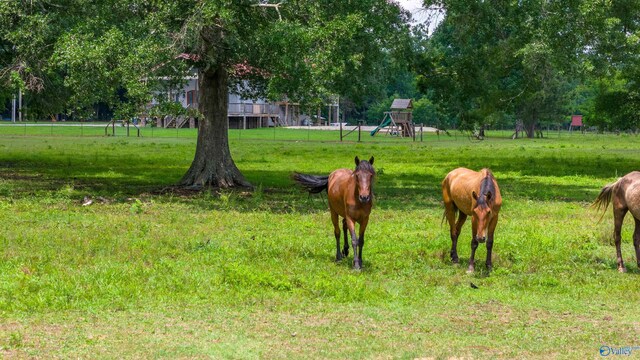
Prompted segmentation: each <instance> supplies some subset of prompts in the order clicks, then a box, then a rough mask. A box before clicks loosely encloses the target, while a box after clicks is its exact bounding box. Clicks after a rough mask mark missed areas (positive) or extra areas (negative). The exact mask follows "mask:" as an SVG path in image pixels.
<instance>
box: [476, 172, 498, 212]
mask: <svg viewBox="0 0 640 360" xmlns="http://www.w3.org/2000/svg"><path fill="white" fill-rule="evenodd" d="M483 170H484V172H485V176H484V179H482V182H481V183H480V193H479V194H478V205H487V200H486V199H487V198H486V196H483V195H486V194H487V192H491V195H492V196H491V197H492V198H495V195H496V187H495V186H494V179H495V178H494V177H493V173H492V172H491V170H489V169H483Z"/></svg>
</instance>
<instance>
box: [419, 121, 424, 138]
mask: <svg viewBox="0 0 640 360" xmlns="http://www.w3.org/2000/svg"><path fill="white" fill-rule="evenodd" d="M423 126H424V124H420V142H422V134H423V132H422V127H423Z"/></svg>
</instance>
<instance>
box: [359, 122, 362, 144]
mask: <svg viewBox="0 0 640 360" xmlns="http://www.w3.org/2000/svg"><path fill="white" fill-rule="evenodd" d="M361 133H362V120H360V121H358V142H360V139H361Z"/></svg>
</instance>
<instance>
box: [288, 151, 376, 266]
mask: <svg viewBox="0 0 640 360" xmlns="http://www.w3.org/2000/svg"><path fill="white" fill-rule="evenodd" d="M355 161H356V169H355V171H352V170H349V169H338V170H335V171H334V172H332V173H331V174H330V175H329V176H314V175H306V174H300V173H294V174H293V179H294V180H295V181H296V182H297V183H298V184H300V185H302V186H303V187H304V188H305V189H307V190H308V191H309V192H310V193H319V192H322V191H323V190H325V189H326V190H327V196H328V198H329V210H330V211H331V221H332V222H333V233H334V235H335V237H336V261H340V260H342V258H343V257H345V256H348V255H349V243H348V242H347V229H348V230H349V232H350V233H351V245H352V246H353V252H354V255H353V267H354V268H355V269H361V268H362V248H363V247H364V232H365V230H366V229H367V224H368V223H369V214H370V213H371V207H372V206H373V193H372V192H371V183H372V181H373V179H374V177H375V174H376V172H375V170H374V169H373V166H372V165H373V156H372V157H371V159H369V161H366V160H362V161H360V159H358V157H357V156H356V158H355ZM339 217H342V228H343V231H344V247H343V249H342V251H340V226H339V222H338V220H339ZM355 223H358V224H360V229H359V232H358V237H356V231H355Z"/></svg>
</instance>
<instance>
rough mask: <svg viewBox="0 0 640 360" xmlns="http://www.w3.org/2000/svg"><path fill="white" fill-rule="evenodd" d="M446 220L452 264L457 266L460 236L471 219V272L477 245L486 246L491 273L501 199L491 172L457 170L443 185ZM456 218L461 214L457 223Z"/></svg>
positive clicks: (484, 170) (485, 170) (449, 175)
mask: <svg viewBox="0 0 640 360" xmlns="http://www.w3.org/2000/svg"><path fill="white" fill-rule="evenodd" d="M442 197H443V199H444V217H446V218H447V221H448V222H449V229H450V232H451V261H453V263H454V264H457V263H458V250H457V246H458V236H459V235H460V229H462V225H464V222H465V221H466V220H467V216H471V228H472V234H471V235H472V238H471V258H470V259H469V269H468V270H467V271H468V272H473V271H474V270H475V260H474V257H475V254H476V249H477V248H478V243H483V242H485V241H486V242H487V262H486V264H487V269H488V270H491V267H492V263H491V250H492V249H493V233H494V231H495V230H496V225H497V224H498V213H499V212H500V206H502V197H501V196H500V189H499V188H498V183H497V182H496V179H495V178H494V177H493V174H492V173H491V171H489V169H482V170H480V171H479V172H476V171H473V170H469V169H465V168H457V169H455V170H453V171H451V172H450V173H449V174H447V176H446V177H445V178H444V180H443V181H442ZM456 214H459V216H458V221H457V222H456Z"/></svg>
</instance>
